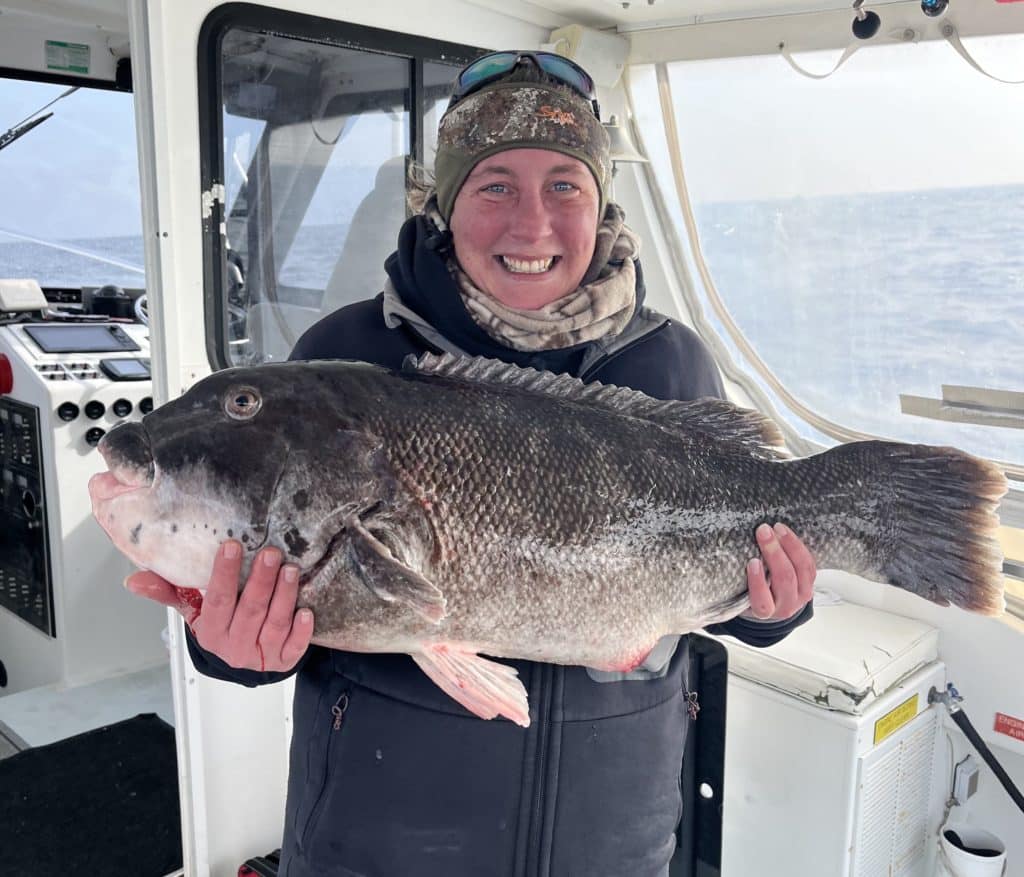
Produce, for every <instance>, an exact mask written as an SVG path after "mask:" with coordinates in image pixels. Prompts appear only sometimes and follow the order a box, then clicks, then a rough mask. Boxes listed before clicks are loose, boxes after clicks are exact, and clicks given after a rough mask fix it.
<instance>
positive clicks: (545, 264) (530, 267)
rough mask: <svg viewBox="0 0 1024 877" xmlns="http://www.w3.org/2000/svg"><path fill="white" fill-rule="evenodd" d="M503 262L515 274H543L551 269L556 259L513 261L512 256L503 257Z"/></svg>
mask: <svg viewBox="0 0 1024 877" xmlns="http://www.w3.org/2000/svg"><path fill="white" fill-rule="evenodd" d="M501 261H502V263H503V264H504V265H505V267H506V268H508V270H509V271H511V272H513V273H514V274H543V273H544V272H545V271H547V270H548V268H550V267H551V263H552V262H554V261H555V257H554V256H549V257H548V258H547V259H530V260H522V259H513V258H512V257H511V256H502V257H501Z"/></svg>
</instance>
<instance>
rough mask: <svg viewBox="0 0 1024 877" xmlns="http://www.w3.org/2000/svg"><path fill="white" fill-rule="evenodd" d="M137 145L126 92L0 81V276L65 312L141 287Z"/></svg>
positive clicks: (130, 102)
mask: <svg viewBox="0 0 1024 877" xmlns="http://www.w3.org/2000/svg"><path fill="white" fill-rule="evenodd" d="M47 104H49V106H47ZM50 113H52V115H50V116H49V118H45V117H46V116H47V115H48V114H50ZM38 119H43V121H40V122H39V123H38V124H37V125H34V126H33V125H32V122H34V121H35V120H38ZM135 142H136V141H135V115H134V110H133V106H132V96H131V94H129V93H126V92H120V91H112V90H106V89H100V88H89V87H79V88H77V89H69V88H68V86H67V85H66V84H61V85H57V84H53V83H46V82H28V81H22V80H16V79H6V78H4V79H0V149H2V151H0V166H2V168H3V170H2V178H3V183H2V188H3V195H2V197H0V275H2V276H4V277H12V278H14V277H18V278H32V279H34V280H36V281H37V282H38V283H39V285H40V286H42V287H44V288H46V289H48V290H52V291H54V293H55V294H56V297H57V298H58V299H59V300H60V301H61V302H62V303H66V304H77V303H78V302H79V301H81V295H82V290H83V288H84V289H86V290H90V289H96V288H98V287H101V286H106V285H107V284H114V285H116V286H120V287H122V288H126V289H143V288H145V285H146V272H145V268H144V264H143V252H142V211H141V208H140V206H139V166H138V154H137V152H136V146H135Z"/></svg>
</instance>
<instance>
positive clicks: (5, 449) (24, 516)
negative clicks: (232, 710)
mask: <svg viewBox="0 0 1024 877" xmlns="http://www.w3.org/2000/svg"><path fill="white" fill-rule="evenodd" d="M149 357H150V347H149V329H148V327H147V326H145V325H143V324H141V323H128V322H117V321H105V320H104V321H58V320H48V321H39V322H11V323H6V324H2V325H0V660H2V661H3V662H4V664H5V665H6V667H7V670H8V675H9V677H10V684H9V686H8V688H6V689H5V692H6V693H12V692H13V691H18V690H21V689H23V688H27V687H34V686H36V685H42V684H53V683H58V684H77V682H80V681H82V680H85V679H88V678H100V677H102V676H103V675H104V674H106V673H109V672H123V668H125V667H128V666H131V665H136V666H138V665H145V664H147V663H148V664H152V663H155V662H156V661H158V660H160V659H161V658H162V657H163V655H162V653H161V652H162V649H163V644H162V642H161V639H160V630H161V628H162V627H163V625H164V623H165V618H164V612H163V611H162V610H161V608H160V607H157V606H155V605H148V604H149V601H145V600H139V599H137V598H135V597H133V596H132V595H131V594H128V593H127V592H125V590H124V589H123V588H122V587H121V582H122V580H123V579H124V577H125V576H126V575H127V574H128V573H129V572H131V570H132V567H131V565H130V564H129V562H128V561H127V560H126V559H125V558H124V557H123V556H122V555H121V554H120V553H119V552H118V551H117V550H116V549H115V548H114V547H113V545H111V543H110V540H109V539H108V538H107V536H106V534H105V533H104V532H103V531H102V529H101V528H100V527H99V525H98V524H97V523H96V522H95V521H94V520H93V518H92V509H91V503H90V500H89V493H88V483H89V478H90V477H92V475H94V474H96V473H97V472H102V471H104V470H105V469H106V465H105V463H104V461H103V458H102V457H101V456H100V454H99V453H98V452H97V450H96V445H97V444H99V441H100V439H101V438H102V437H103V436H104V435H105V434H106V433H107V432H108V431H109V430H110V429H112V428H113V427H114V426H116V425H117V424H118V423H121V422H123V421H126V420H140V419H141V418H142V417H144V416H145V415H146V414H147V413H149V412H150V411H152V410H153V396H152V382H151V379H150V358H149Z"/></svg>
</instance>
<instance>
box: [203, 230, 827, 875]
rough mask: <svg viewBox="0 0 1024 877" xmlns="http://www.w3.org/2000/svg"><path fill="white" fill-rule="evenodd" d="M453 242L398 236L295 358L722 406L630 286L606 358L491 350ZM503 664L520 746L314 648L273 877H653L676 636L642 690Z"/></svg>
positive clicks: (766, 628) (210, 663)
mask: <svg viewBox="0 0 1024 877" xmlns="http://www.w3.org/2000/svg"><path fill="white" fill-rule="evenodd" d="M447 243H448V241H447V240H446V239H445V237H444V236H442V235H438V234H437V232H436V231H434V230H433V228H432V226H430V225H428V224H427V223H425V222H424V221H423V220H422V219H421V218H413V219H411V220H409V221H408V222H407V223H406V224H405V225H404V226H403V228H402V232H401V234H400V237H399V249H398V251H397V252H396V253H395V254H393V255H392V256H391V257H390V259H389V260H388V262H387V265H386V268H387V271H388V275H389V277H390V279H391V284H392V288H391V289H389V290H388V291H387V292H386V293H385V294H382V295H380V296H378V297H377V298H376V299H373V300H370V301H363V302H359V303H357V304H354V305H350V306H348V307H345V308H342V309H341V310H338V311H336V312H334V313H333V314H330V315H329V316H327V317H325V318H324V319H323V320H321V321H320V322H318V323H317V324H316V325H315V326H313V327H312V328H311V329H310V330H309V331H308V332H307V333H306V334H305V335H304V336H303V337H302V338H301V339H300V341H299V342H298V344H297V345H296V348H295V350H294V352H293V354H292V358H293V359H328V358H346V359H361V360H366V361H369V362H375V363H378V364H380V365H384V366H388V367H391V368H398V367H399V366H400V365H401V362H402V360H403V359H404V358H405V357H406V356H407V355H409V354H420V353H422V352H424V351H426V350H432V351H434V352H440V351H441V350H442V349H454V350H459V351H463V352H466V353H470V354H473V355H485V356H492V357H497V358H500V359H504V360H506V361H510V362H516V363H517V364H520V365H532V366H535V367H539V368H547V369H548V370H551V371H563V372H569V373H572V374H576V375H579V376H582V377H583V378H584V379H585V380H587V381H592V380H600V381H602V382H604V383H609V384H617V385H621V386H628V387H633V388H635V389H638V390H642V391H644V392H645V393H647V394H649V395H651V396H655V397H659V398H664V399H682V400H685V399H694V398H698V397H701V396H722V395H723V389H722V383H721V379H720V377H719V374H718V370H717V368H716V366H715V364H714V362H713V360H712V359H711V356H710V354H709V353H708V351H707V349H706V348H705V346H704V345H703V343H702V342H701V341H700V340H699V338H698V337H697V336H696V335H695V334H694V333H693V332H691V331H690V330H689V329H687V328H686V327H684V326H682V325H680V324H678V323H676V322H674V321H672V320H670V319H668V318H666V317H663V316H661V315H659V314H656V313H654V312H653V311H650V310H647V309H645V308H643V306H642V302H643V282H642V279H639V280H638V296H637V299H638V302H637V311H636V313H635V315H634V318H633V321H632V322H631V324H630V326H629V327H628V328H627V330H626V331H625V332H623V333H622V334H621V335H620V336H619V337H618V338H617V339H615V340H613V341H611V342H596V343H591V344H583V345H580V346H578V347H575V348H569V349H566V350H557V351H546V352H542V353H537V354H524V353H519V352H516V351H512V350H509V349H508V348H505V347H502V346H501V345H499V344H498V343H497V342H495V341H494V340H492V339H491V338H490V337H489V336H487V335H486V334H484V333H483V332H482V331H481V330H480V329H478V328H477V326H476V324H475V323H473V321H472V320H471V319H470V317H469V315H468V313H467V312H466V310H465V308H464V306H463V305H462V302H461V299H460V297H459V295H458V292H457V290H456V288H455V286H454V284H453V282H452V280H451V278H450V276H449V274H448V272H447V269H446V268H445V265H444V260H443V258H442V256H443V252H444V249H445V247H446V246H447ZM637 268H638V278H641V277H642V275H640V273H639V265H638V266H637ZM385 319H387V320H388V322H389V323H391V324H392V325H393V326H394V328H387V327H386V325H385ZM437 327H443V332H444V334H443V336H441V335H440V334H439V333H438V332H437ZM810 611H811V610H810V607H809V606H808V607H807V608H806V609H805V611H804V612H802V613H801V614H800V615H799V616H797V617H796V618H794V619H791V620H789V621H784V622H777V623H765V622H756V621H750V620H746V619H741V618H736V619H733V620H732V621H729V622H727V623H725V624H721V625H716V626H715V627H714V632H726V633H730V634H732V635H734V636H736V637H738V638H739V639H742V640H744V641H745V642H748V643H752V644H754V645H761V646H764V645H770V644H772V643H774V642H777V641H778V640H780V639H782V638H783V637H784V636H785V635H786V634H787V633H788V632H789V631H790V630H792V629H793V628H794V627H796V626H797V625H798V624H801V623H803V622H804V621H806V620H807V618H809V617H810ZM189 648H190V651H191V654H192V658H193V661H194V662H195V664H196V667H197V669H198V670H199V671H200V672H202V673H205V674H207V675H210V676H214V677H216V678H220V679H229V680H233V681H236V682H240V683H242V684H244V685H259V684H265V683H268V682H275V681H278V680H280V679H282V678H284V677H285V676H287V675H289V674H275V673H258V672H253V671H244V670H234V669H232V668H230V667H228V666H227V665H225V664H224V663H223V662H222V661H220V660H219V659H218V658H217V657H216V656H214V655H212V654H209V653H207V652H204V651H203V650H201V649H200V648H199V647H198V646H197V645H196V643H195V641H194V640H193V639H192V638H191V637H189ZM503 663H509V664H513V665H514V666H515V667H516V668H517V669H518V671H519V675H520V679H521V680H522V682H523V685H524V686H525V688H526V690H527V692H528V695H529V702H530V716H531V725H530V727H529V728H528V729H523V728H520V727H519V726H517V725H514V724H512V723H511V722H509V721H506V720H504V719H500V718H499V719H494V720H491V721H484V720H482V719H479V718H477V717H475V716H472V715H470V714H469V713H468V712H467V711H466V710H464V709H463V708H462V707H461V706H460V705H459V704H457V703H456V702H455V701H453V700H451V699H450V698H449V697H448V696H447V695H445V694H444V693H443V692H442V691H441V690H440V689H439V688H437V687H436V686H435V685H434V684H433V683H432V682H431V681H430V680H429V679H428V678H427V677H426V676H425V675H424V674H423V673H422V672H421V671H420V669H419V668H418V667H417V666H416V665H415V664H414V663H413V661H412V659H411V658H409V657H408V656H407V655H364V654H352V653H346V652H340V651H329V650H327V649H323V648H320V647H311V648H310V649H309V651H308V652H307V654H306V656H305V657H304V659H303V661H302V662H301V663H300V665H299V667H298V668H297V670H296V671H293V672H297V679H296V689H295V704H294V725H293V735H292V749H291V763H290V774H289V781H288V803H287V810H286V824H285V829H284V842H283V850H282V868H281V874H282V875H283V877H285V875H286V877H313V875H317V877H328V875H339V877H340V875H345V877H355V875H366V877H406V875H408V877H435V875H436V877H483V875H501V877H541V875H543V877H548V875H550V877H563V875H565V877H568V875H579V877H602V875H606V877H624V875H629V877H660V875H663V874H665V873H666V870H667V864H668V861H669V859H670V858H671V856H672V853H673V850H674V847H675V830H676V826H677V824H678V822H679V819H680V815H681V797H680V791H679V778H680V767H681V762H682V756H683V747H684V744H685V739H686V728H687V722H688V718H687V713H686V709H685V704H684V698H683V692H684V690H685V689H686V688H687V681H686V679H687V667H688V648H687V640H686V638H685V637H684V638H683V639H682V641H681V645H680V647H679V648H677V649H676V651H675V654H674V655H673V656H672V658H671V660H670V661H669V663H668V665H667V667H665V668H661V669H660V671H656V672H648V673H646V674H642V673H641V674H637V675H646V676H647V677H648V678H645V679H643V680H642V681H638V680H635V679H630V680H626V681H614V682H599V681H595V676H596V674H592V673H590V672H588V671H587V670H586V669H584V668H582V667H563V666H558V665H552V664H538V663H532V662H528V661H504V662H503ZM701 696H702V697H704V698H708V697H715V696H718V693H716V692H701Z"/></svg>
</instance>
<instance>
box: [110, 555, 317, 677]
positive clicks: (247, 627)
mask: <svg viewBox="0 0 1024 877" xmlns="http://www.w3.org/2000/svg"><path fill="white" fill-rule="evenodd" d="M241 569H242V546H241V545H240V544H239V543H238V542H236V541H234V540H229V541H227V542H224V543H223V544H222V545H221V547H220V550H219V551H218V552H217V557H216V559H215V560H214V563H213V573H212V574H211V576H210V583H209V584H208V585H207V588H206V594H205V597H201V596H200V595H199V594H198V592H196V591H187V590H183V589H180V588H176V587H175V586H174V585H172V584H171V583H170V582H168V581H167V580H166V579H163V578H161V577H160V576H158V575H157V574H156V573H153V572H137V573H133V574H132V575H130V576H128V578H127V579H125V583H124V584H125V587H126V588H127V589H128V590H129V591H131V592H132V593H133V594H138V595H139V596H142V597H147V598H149V599H150V600H155V601H156V602H157V603H162V604H163V605H165V606H170V607H171V608H172V609H176V610H177V611H178V612H179V613H181V615H182V616H183V617H184V619H185V622H186V623H187V624H188V626H189V627H190V628H191V629H192V633H193V634H194V635H195V638H196V642H198V643H199V645H200V646H202V647H203V648H204V649H206V651H208V652H213V654H215V655H216V656H217V657H218V658H220V659H221V660H222V661H224V662H225V663H226V664H228V665H229V666H231V667H235V668H237V669H244V670H261V671H277V672H285V671H288V670H291V669H292V667H294V666H295V665H296V664H297V663H298V662H299V659H300V658H301V657H302V656H303V655H304V654H305V652H306V649H307V648H308V646H309V640H310V638H311V637H312V635H313V613H312V612H311V611H310V610H309V609H300V610H299V611H298V612H296V611H295V601H296V599H297V598H298V593H299V570H298V568H297V567H296V566H294V565H293V564H285V565H284V566H282V565H281V552H280V551H279V550H278V549H276V548H264V549H263V550H262V551H260V552H259V553H258V554H257V555H256V558H255V559H254V561H253V565H252V571H251V572H250V573H249V578H248V580H247V581H246V583H245V587H244V588H243V589H242V590H241V591H239V590H238V579H239V576H240V574H241Z"/></svg>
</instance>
